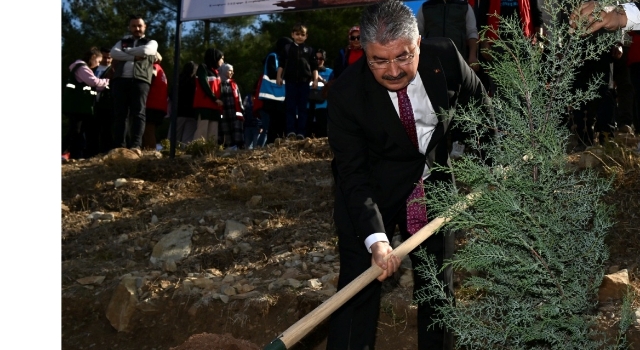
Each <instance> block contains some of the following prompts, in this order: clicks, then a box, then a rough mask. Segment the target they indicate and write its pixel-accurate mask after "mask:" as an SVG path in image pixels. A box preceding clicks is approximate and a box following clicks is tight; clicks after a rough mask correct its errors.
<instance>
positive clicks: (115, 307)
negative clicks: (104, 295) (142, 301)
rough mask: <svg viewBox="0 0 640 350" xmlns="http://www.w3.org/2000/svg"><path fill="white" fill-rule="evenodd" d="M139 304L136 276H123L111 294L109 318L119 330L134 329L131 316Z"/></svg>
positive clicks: (112, 324)
mask: <svg viewBox="0 0 640 350" xmlns="http://www.w3.org/2000/svg"><path fill="white" fill-rule="evenodd" d="M137 304H138V292H137V288H136V278H135V277H125V278H123V279H122V280H121V281H120V283H119V284H118V286H117V287H116V289H115V290H114V292H113V295H112V296H111V301H110V302H109V306H107V319H108V320H109V322H110V323H111V326H113V328H115V329H116V330H117V331H118V332H128V331H130V330H131V329H132V326H133V325H132V324H131V318H132V317H133V315H134V313H135V311H136V306H137Z"/></svg>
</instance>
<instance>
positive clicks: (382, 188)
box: [328, 38, 489, 244]
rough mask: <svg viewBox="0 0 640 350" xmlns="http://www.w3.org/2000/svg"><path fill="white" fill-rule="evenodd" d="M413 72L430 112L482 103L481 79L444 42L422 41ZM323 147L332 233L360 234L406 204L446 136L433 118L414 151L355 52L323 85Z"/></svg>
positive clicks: (439, 177)
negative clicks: (421, 146)
mask: <svg viewBox="0 0 640 350" xmlns="http://www.w3.org/2000/svg"><path fill="white" fill-rule="evenodd" d="M419 60H420V61H419V65H418V72H419V73H420V77H421V79H422V81H423V83H424V86H425V89H426V92H427V95H428V96H429V100H430V101H431V104H432V106H433V108H434V111H435V112H436V113H438V112H441V111H444V112H446V113H447V114H449V115H453V113H454V111H455V109H456V107H457V106H458V105H462V106H464V105H465V104H468V103H470V102H471V101H473V102H472V103H476V104H484V105H486V106H488V105H489V101H488V99H486V97H485V91H484V89H483V87H482V83H481V82H480V80H479V79H478V77H477V76H476V74H475V73H474V72H473V71H472V70H471V68H469V66H468V65H467V64H466V62H465V60H464V58H463V57H462V56H461V55H460V54H459V52H458V51H457V50H456V48H455V46H454V45H453V43H452V42H451V40H449V39H446V38H430V39H424V40H422V44H421V46H420V57H419ZM328 103H329V111H328V113H329V116H328V120H329V126H328V130H329V132H328V134H329V145H330V146H331V149H332V151H333V154H334V159H333V162H332V170H333V175H334V179H335V183H336V203H335V208H336V210H335V212H334V218H335V221H336V226H337V227H338V230H339V231H343V230H344V231H347V232H349V231H351V232H355V235H356V237H357V239H361V240H362V242H363V244H364V239H365V238H366V237H367V236H368V235H370V234H372V233H375V232H385V226H384V222H385V221H391V218H393V217H394V216H395V215H396V214H397V213H398V212H399V210H401V209H402V208H403V207H404V206H405V205H406V199H407V198H408V197H409V194H410V193H411V192H412V190H413V188H414V187H415V184H416V183H417V182H418V181H419V178H420V177H421V176H422V172H423V170H424V165H425V163H426V164H427V165H428V166H429V168H430V169H433V166H434V165H435V164H440V165H447V164H448V160H449V152H448V149H447V142H446V135H447V133H448V132H449V127H450V121H447V120H443V119H442V118H439V119H440V121H439V123H438V124H437V126H436V129H435V130H434V132H433V135H432V137H431V141H430V143H429V145H428V147H427V154H426V155H424V154H421V153H420V152H419V151H418V150H417V149H416V147H415V146H414V145H413V143H412V142H411V141H410V139H409V137H408V136H407V133H406V131H405V129H404V127H403V126H402V123H401V121H400V118H399V117H398V113H397V112H396V110H395V108H394V106H393V103H392V101H391V98H390V97H389V94H388V92H387V90H386V89H385V88H384V87H383V86H382V85H380V84H379V83H378V82H377V81H376V80H375V78H374V76H373V74H372V73H371V70H370V69H369V67H368V66H367V64H366V62H365V59H364V58H362V59H360V60H358V61H357V62H356V63H354V64H353V65H352V66H351V68H350V69H347V70H345V71H344V73H343V74H342V75H341V76H340V78H338V79H337V80H335V83H334V84H333V86H332V87H331V89H330V90H329V96H328ZM451 180H452V179H451V176H450V175H449V174H447V173H443V172H438V171H434V170H432V171H431V175H430V176H429V177H428V178H427V181H451Z"/></svg>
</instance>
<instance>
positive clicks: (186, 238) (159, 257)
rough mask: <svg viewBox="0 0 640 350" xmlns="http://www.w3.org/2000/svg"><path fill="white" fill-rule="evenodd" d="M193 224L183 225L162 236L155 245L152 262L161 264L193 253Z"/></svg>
mask: <svg viewBox="0 0 640 350" xmlns="http://www.w3.org/2000/svg"><path fill="white" fill-rule="evenodd" d="M192 235H193V226H191V225H182V226H180V227H179V228H177V229H176V230H173V231H171V232H169V233H168V234H166V235H165V236H164V237H162V238H161V239H160V240H159V241H158V243H156V245H155V246H154V247H153V252H152V253H151V258H150V259H149V260H150V261H151V263H152V264H154V265H155V264H159V263H161V262H163V261H168V260H170V259H171V260H173V261H174V262H178V261H181V260H182V259H184V258H186V257H187V256H188V255H189V254H190V253H191V236H192Z"/></svg>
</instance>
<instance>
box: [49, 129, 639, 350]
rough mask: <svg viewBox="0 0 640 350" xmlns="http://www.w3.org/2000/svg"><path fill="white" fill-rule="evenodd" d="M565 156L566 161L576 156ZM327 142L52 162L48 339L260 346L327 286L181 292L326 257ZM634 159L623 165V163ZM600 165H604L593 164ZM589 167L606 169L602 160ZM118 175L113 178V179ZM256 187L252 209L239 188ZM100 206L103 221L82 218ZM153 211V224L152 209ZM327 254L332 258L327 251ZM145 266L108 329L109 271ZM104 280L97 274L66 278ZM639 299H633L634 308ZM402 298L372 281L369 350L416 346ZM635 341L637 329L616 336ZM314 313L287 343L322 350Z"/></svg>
mask: <svg viewBox="0 0 640 350" xmlns="http://www.w3.org/2000/svg"><path fill="white" fill-rule="evenodd" d="M579 157H580V156H579V155H572V156H570V157H569V162H570V163H576V164H577V163H578V162H579ZM330 160H331V151H330V149H329V147H328V145H327V141H326V139H306V140H304V141H287V142H282V143H279V144H278V145H272V146H271V147H269V148H265V149H258V150H252V151H244V150H243V151H236V152H226V151H216V152H215V153H213V154H209V155H207V156H204V157H198V158H191V157H184V156H181V155H178V157H176V158H175V159H169V158H168V157H162V158H158V157H156V156H155V154H154V153H145V155H144V156H143V158H142V159H139V160H133V161H128V160H122V161H115V162H107V161H105V160H104V159H103V158H100V157H96V158H93V159H89V160H80V161H72V162H68V163H65V164H63V165H62V168H61V171H62V276H61V285H62V310H61V311H62V348H63V349H88V348H95V349H157V350H160V349H170V348H174V349H177V350H185V349H194V350H198V349H223V350H231V349H234V350H235V349H237V350H245V349H256V348H263V347H264V346H265V345H266V344H268V343H269V342H270V341H271V340H273V339H274V338H275V337H276V336H277V335H278V334H280V333H281V332H283V331H284V330H286V329H287V328H288V327H289V326H291V325H292V324H293V323H295V322H296V321H297V320H298V319H300V318H301V317H303V316H304V315H306V314H307V313H308V312H310V311H311V310H313V309H314V308H315V307H316V306H318V305H320V304H321V303H322V302H323V301H324V300H326V299H327V298H328V295H330V294H331V293H330V291H327V290H316V289H311V288H292V287H283V288H279V289H273V290H270V289H269V288H268V287H267V283H265V284H258V285H256V286H255V287H256V289H255V291H256V292H255V294H252V295H254V297H250V298H245V299H243V298H242V297H234V298H232V299H231V300H230V301H228V302H227V303H225V302H223V301H221V300H210V301H208V302H207V300H206V299H205V298H202V294H197V293H185V292H184V281H185V279H187V278H188V277H191V276H194V275H198V274H205V273H213V274H219V275H221V276H226V275H228V274H235V275H243V276H250V277H251V278H252V279H259V280H262V281H269V280H270V279H274V277H275V276H278V275H279V274H280V273H282V272H283V271H285V270H286V269H285V268H284V267H283V266H282V261H279V260H278V256H279V255H280V254H282V252H288V253H287V254H289V253H291V254H299V255H305V254H310V253H312V252H322V253H323V254H332V255H336V256H337V248H336V237H335V234H334V227H333V220H332V210H333V195H332V187H331V186H332V184H331V173H330ZM633 162H636V160H635V158H634V159H632V162H631V163H630V164H627V165H624V164H623V168H624V171H622V172H620V173H619V175H618V176H617V178H616V182H615V190H614V191H612V193H611V194H610V195H609V196H608V197H607V198H606V201H607V202H609V203H611V204H614V205H615V206H616V219H617V224H616V226H615V227H614V229H613V230H612V233H611V235H610V236H609V240H608V244H609V247H610V251H611V258H610V261H609V262H608V264H607V268H609V267H610V266H617V267H618V268H619V269H623V268H627V269H629V272H630V275H631V282H632V284H633V285H634V286H635V287H636V288H638V289H637V290H640V279H639V278H638V273H639V272H640V270H639V268H638V266H639V265H640V216H639V214H638V213H637V208H638V207H639V206H640V181H639V180H640V170H639V169H640V168H639V167H638V166H637V164H636V163H633ZM634 164H635V165H634ZM602 169H604V170H602ZM602 169H601V170H602V171H606V169H605V167H602ZM119 178H125V179H127V184H125V185H124V186H121V187H118V188H116V187H115V183H116V180H117V179H119ZM255 195H260V196H262V200H261V201H260V202H259V204H257V205H250V204H248V203H247V202H248V201H250V199H251V198H252V196H255ZM96 211H100V212H103V213H112V214H113V216H114V218H113V220H92V219H90V218H88V216H89V214H91V213H93V212H96ZM154 217H155V218H157V221H156V219H154ZM226 220H236V221H239V222H242V223H244V224H245V225H246V226H247V227H248V228H249V231H248V237H247V241H248V242H250V244H251V250H250V251H243V250H241V249H238V248H237V247H236V246H234V245H230V244H228V242H224V239H223V238H222V236H223V233H224V225H225V221H226ZM184 224H190V225H193V226H194V227H195V233H194V236H193V237H192V241H193V249H192V251H191V254H190V255H189V256H188V257H187V258H186V259H184V260H182V261H180V262H179V263H178V265H177V271H175V272H166V271H163V270H162V267H158V266H154V265H152V264H151V263H150V261H149V257H150V254H151V252H152V250H153V247H154V245H155V243H157V242H158V240H159V239H160V238H161V237H162V236H163V235H165V234H166V233H168V232H170V231H172V230H173V229H175V228H177V227H179V226H180V225H184ZM336 261H337V260H336ZM336 272H339V264H337V263H336V262H333V263H331V262H329V263H323V264H316V265H313V266H309V267H308V269H307V270H305V271H303V273H304V274H306V275H308V277H309V278H320V277H322V276H325V275H327V274H330V273H336ZM131 273H134V274H135V273H138V274H143V275H149V276H154V278H152V279H146V280H145V283H144V285H142V286H141V287H140V290H141V292H142V294H141V295H140V296H139V299H140V301H141V302H142V301H144V304H145V305H146V306H147V307H144V308H141V310H140V311H139V312H136V313H135V315H134V316H133V318H132V321H131V323H132V324H133V326H132V328H131V329H130V330H129V331H127V332H117V331H116V330H115V329H114V328H113V326H112V325H111V324H110V322H109V320H108V319H107V318H106V315H105V314H106V310H107V307H108V305H109V302H110V300H111V297H112V294H113V291H114V289H115V287H116V286H117V285H118V283H119V280H120V277H121V276H123V275H125V274H131ZM89 276H104V277H105V278H104V281H102V282H101V283H97V282H96V283H93V284H81V283H79V282H78V280H79V279H81V278H84V277H89ZM638 307H640V300H638V298H636V300H635V301H634V308H638ZM616 310H618V307H617V305H615V304H610V305H601V311H600V312H601V313H602V317H601V318H600V327H601V328H602V329H603V330H605V331H612V332H613V330H615V327H616V325H617V323H616V322H617V317H618V315H617V314H616V313H617V311H616ZM415 311H416V308H415V306H414V305H412V304H411V295H410V288H404V287H402V286H400V285H399V283H398V280H397V279H392V280H389V281H387V282H385V285H384V296H383V302H382V308H381V315H380V316H381V317H380V323H379V331H378V341H377V348H378V349H382V350H392V349H393V350H399V349H416V348H417V346H416V339H415V336H416V329H415V328H416V325H415ZM628 337H629V338H630V339H632V341H633V345H632V348H636V349H640V340H638V339H640V330H639V329H637V328H635V329H633V330H631V331H630V332H628ZM325 340H326V321H325V322H322V323H321V324H320V325H319V326H318V327H316V329H315V330H314V331H313V332H311V333H310V334H308V335H307V336H306V337H305V338H304V339H303V340H302V341H301V342H299V343H298V344H297V345H296V346H295V347H294V348H295V349H323V348H324V344H325Z"/></svg>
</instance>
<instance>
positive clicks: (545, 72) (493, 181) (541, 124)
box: [416, 0, 615, 350]
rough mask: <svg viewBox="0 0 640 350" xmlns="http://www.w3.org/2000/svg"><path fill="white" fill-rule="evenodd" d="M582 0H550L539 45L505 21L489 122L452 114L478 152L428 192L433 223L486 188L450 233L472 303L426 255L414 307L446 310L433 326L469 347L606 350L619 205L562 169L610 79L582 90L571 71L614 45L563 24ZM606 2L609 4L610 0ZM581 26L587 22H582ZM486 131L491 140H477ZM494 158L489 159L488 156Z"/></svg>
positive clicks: (476, 111)
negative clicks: (604, 297)
mask: <svg viewBox="0 0 640 350" xmlns="http://www.w3.org/2000/svg"><path fill="white" fill-rule="evenodd" d="M579 3H580V2H579V1H558V0H547V1H546V5H545V6H546V10H547V11H548V13H550V14H552V19H551V21H550V22H549V23H546V24H545V26H546V36H545V38H544V46H542V45H540V44H535V43H532V41H531V40H530V39H527V38H526V37H524V35H523V34H522V29H521V25H520V23H519V21H518V20H517V19H514V18H501V19H500V32H499V33H498V36H499V38H498V39H497V40H496V41H495V42H494V43H493V50H492V55H493V57H494V60H493V61H492V62H491V64H490V65H489V67H488V69H489V74H490V75H491V76H492V78H493V79H494V81H495V82H496V83H497V86H498V88H497V92H496V94H495V95H494V97H493V98H492V110H493V113H492V115H488V114H486V113H483V111H482V110H481V109H480V108H477V107H469V108H467V109H464V110H458V111H457V113H456V116H455V118H456V119H457V120H458V122H459V123H460V125H461V126H462V127H463V128H464V129H465V130H466V131H468V132H470V133H471V134H472V135H473V140H474V144H473V145H471V147H472V148H474V149H475V150H476V151H478V150H482V154H483V157H486V158H483V159H481V158H480V157H479V156H476V155H474V154H481V153H479V152H474V154H467V155H465V156H464V157H463V158H462V159H460V160H459V161H456V162H454V163H453V164H452V167H451V168H442V170H446V169H449V170H448V171H450V172H452V173H453V175H454V177H455V179H456V182H457V186H455V185H446V184H437V185H428V186H427V188H425V192H426V193H427V194H428V195H427V198H426V199H425V201H426V204H427V206H428V208H429V212H430V216H431V217H434V215H445V216H449V214H448V211H450V209H449V208H450V207H452V206H453V205H454V204H455V203H458V202H461V201H465V195H466V194H468V193H469V192H476V193H480V194H481V195H480V196H478V197H476V199H475V200H474V201H473V203H470V206H469V209H468V210H466V211H465V212H463V213H461V214H459V215H457V216H455V217H454V218H453V219H452V220H451V221H450V222H449V223H448V224H447V226H446V228H447V229H450V230H452V231H457V232H464V233H465V234H466V243H465V244H464V246H463V247H462V248H461V249H459V250H458V251H457V253H456V255H455V256H454V258H453V259H452V260H451V261H448V262H447V264H448V265H451V266H452V267H453V268H454V270H455V271H457V272H458V273H459V274H460V275H462V276H468V277H466V278H464V280H463V281H462V288H463V289H464V290H465V291H466V292H468V295H469V297H468V298H465V299H460V300H457V301H455V302H454V300H453V298H451V297H450V296H447V294H446V293H445V292H444V290H445V288H444V286H443V285H441V284H440V283H439V282H438V281H437V279H436V278H435V276H436V274H437V273H438V270H437V268H436V266H435V264H434V262H433V261H432V260H431V259H430V258H429V257H428V256H427V255H426V253H424V252H422V255H423V260H424V264H423V265H421V266H418V267H417V270H418V271H419V273H421V274H422V275H423V276H426V277H427V278H429V279H430V280H431V282H432V283H431V285H430V286H429V287H427V288H425V289H422V290H420V291H417V293H416V302H432V303H436V304H438V305H440V306H439V307H438V309H439V311H440V317H439V319H437V320H436V322H438V323H440V324H442V325H445V326H446V327H448V328H449V329H451V330H452V331H453V332H454V333H455V335H456V346H457V347H458V348H463V349H581V350H584V349H600V348H603V347H604V346H606V345H605V344H606V341H605V340H603V337H601V336H598V335H597V334H594V331H593V321H594V317H593V316H594V309H595V306H596V304H597V298H596V293H597V290H598V287H599V285H600V283H601V281H602V277H603V275H604V266H603V264H604V261H605V260H606V259H607V258H608V250H607V247H606V245H605V243H604V238H605V235H606V234H607V231H608V230H609V229H610V228H611V227H612V225H613V222H612V220H611V214H612V208H610V207H608V206H606V205H605V204H603V203H602V201H601V198H602V197H603V196H604V195H605V194H606V193H607V191H609V189H610V188H611V182H612V180H611V179H607V178H603V177H601V176H599V175H598V174H596V173H595V172H593V171H590V170H583V171H576V170H573V169H571V168H569V167H568V166H567V161H566V151H565V150H566V149H567V144H568V140H569V132H570V131H569V130H568V128H567V127H566V126H565V125H564V124H563V121H564V120H566V118H567V117H568V113H569V111H570V110H571V108H578V106H580V105H583V104H584V103H585V102H586V101H588V100H591V99H593V98H595V97H596V90H597V88H598V85H599V84H602V83H603V82H604V80H603V77H595V78H594V79H593V80H592V82H591V84H590V86H589V88H587V89H586V90H576V89H575V88H574V86H575V85H574V74H575V73H576V70H577V69H578V68H579V67H580V66H581V65H582V63H583V62H584V61H585V60H587V59H596V58H597V57H599V56H600V54H601V53H602V52H605V51H608V50H609V49H610V47H611V45H612V44H613V43H614V42H615V36H614V34H611V33H602V34H600V33H599V34H597V35H591V36H588V35H584V34H585V33H584V31H581V30H579V29H577V30H573V29H571V28H570V26H569V23H568V14H569V10H570V9H573V8H577V7H578V6H579ZM602 5H603V6H605V5H608V4H607V3H605V2H603V3H602ZM579 25H580V23H579ZM487 133H491V134H493V135H494V136H493V137H492V139H491V141H489V142H481V140H484V138H483V137H482V136H483V135H486V134H487ZM487 159H489V160H490V161H487Z"/></svg>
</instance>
